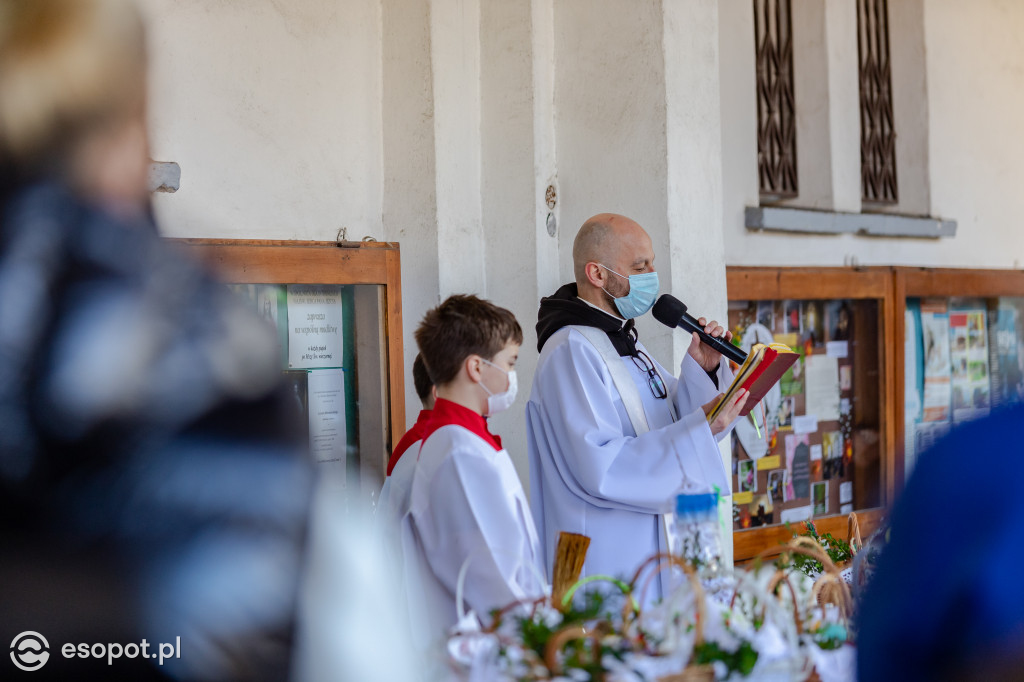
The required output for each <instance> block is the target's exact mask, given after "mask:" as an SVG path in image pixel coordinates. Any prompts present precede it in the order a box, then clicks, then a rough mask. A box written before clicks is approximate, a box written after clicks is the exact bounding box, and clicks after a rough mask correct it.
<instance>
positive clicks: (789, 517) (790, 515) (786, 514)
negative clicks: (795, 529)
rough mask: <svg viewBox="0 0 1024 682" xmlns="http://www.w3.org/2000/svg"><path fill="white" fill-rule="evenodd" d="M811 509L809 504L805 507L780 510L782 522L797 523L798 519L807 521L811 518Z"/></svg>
mask: <svg viewBox="0 0 1024 682" xmlns="http://www.w3.org/2000/svg"><path fill="white" fill-rule="evenodd" d="M812 513H813V510H812V508H811V505H807V506H806V507H795V508H793V509H783V510H782V514H781V516H782V522H783V523H798V522H800V521H807V520H808V519H810V518H811V516H812Z"/></svg>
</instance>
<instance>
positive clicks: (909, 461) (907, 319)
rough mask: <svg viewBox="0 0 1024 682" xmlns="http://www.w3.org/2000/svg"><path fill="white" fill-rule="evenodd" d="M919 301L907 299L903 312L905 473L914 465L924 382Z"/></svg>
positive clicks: (908, 473)
mask: <svg viewBox="0 0 1024 682" xmlns="http://www.w3.org/2000/svg"><path fill="white" fill-rule="evenodd" d="M920 321H921V304H920V302H919V301H917V300H915V299H908V300H907V309H906V311H904V314H903V325H904V326H903V329H904V339H903V461H904V466H905V467H906V475H907V476H909V475H910V472H911V471H912V470H913V468H914V463H915V461H916V458H917V453H916V451H915V450H914V440H915V439H914V424H916V423H918V422H919V421H921V413H922V410H921V392H922V388H923V385H924V376H923V374H924V358H923V357H922V355H921V353H920V352H919V346H920V345H921V325H920Z"/></svg>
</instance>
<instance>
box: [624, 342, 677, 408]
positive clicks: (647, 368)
mask: <svg viewBox="0 0 1024 682" xmlns="http://www.w3.org/2000/svg"><path fill="white" fill-rule="evenodd" d="M629 357H630V358H632V360H633V364H635V365H636V366H637V368H638V369H640V371H642V372H645V373H646V374H647V385H648V386H650V387H651V393H653V394H654V397H655V398H659V399H664V398H667V397H668V389H666V388H665V382H664V381H663V380H662V378H661V375H660V374H658V370H656V369H655V368H654V362H653V361H652V360H651V358H649V357H648V356H647V353H645V352H643V351H642V350H639V349H638V350H637V352H636V355H631V356H629Z"/></svg>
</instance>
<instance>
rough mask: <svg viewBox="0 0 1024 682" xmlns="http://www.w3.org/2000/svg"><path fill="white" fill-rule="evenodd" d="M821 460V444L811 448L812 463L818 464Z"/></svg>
mask: <svg viewBox="0 0 1024 682" xmlns="http://www.w3.org/2000/svg"><path fill="white" fill-rule="evenodd" d="M819 459H821V445H820V444H819V445H812V446H811V461H812V462H817V461H818V460H819Z"/></svg>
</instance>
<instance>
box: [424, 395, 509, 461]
mask: <svg viewBox="0 0 1024 682" xmlns="http://www.w3.org/2000/svg"><path fill="white" fill-rule="evenodd" d="M449 424H455V425H457V426H461V427H462V428H464V429H467V430H468V431H471V432H472V433H475V434H476V435H478V436H480V437H481V438H483V439H484V440H485V441H487V442H488V443H490V444H491V445H493V446H494V449H495V450H501V449H502V446H501V438H500V437H498V436H495V435H494V434H493V433H491V432H490V431H488V430H487V420H486V419H484V418H483V417H482V416H481V415H479V414H478V413H476V412H474V411H473V410H471V409H469V408H468V407H463V406H462V405H459V404H458V403H453V402H452V401H450V400H445V399H444V398H438V399H437V402H435V403H434V409H433V410H432V411H431V413H430V421H429V422H427V429H426V433H424V434H423V440H424V441H426V439H427V438H429V437H430V434H432V433H433V432H434V431H437V430H438V429H439V428H441V427H442V426H448V425H449Z"/></svg>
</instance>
